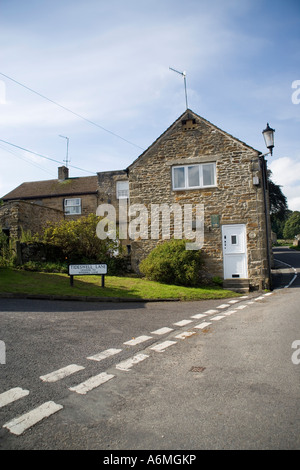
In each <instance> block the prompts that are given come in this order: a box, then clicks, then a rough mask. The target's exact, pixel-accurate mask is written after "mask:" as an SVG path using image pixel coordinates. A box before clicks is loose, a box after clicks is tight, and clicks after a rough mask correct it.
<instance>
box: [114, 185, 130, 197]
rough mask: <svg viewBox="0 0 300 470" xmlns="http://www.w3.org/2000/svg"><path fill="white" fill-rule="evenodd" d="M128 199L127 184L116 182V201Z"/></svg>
mask: <svg viewBox="0 0 300 470" xmlns="http://www.w3.org/2000/svg"><path fill="white" fill-rule="evenodd" d="M128 198H129V182H128V181H117V199H128Z"/></svg>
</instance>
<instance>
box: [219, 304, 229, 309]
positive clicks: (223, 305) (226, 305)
mask: <svg viewBox="0 0 300 470" xmlns="http://www.w3.org/2000/svg"><path fill="white" fill-rule="evenodd" d="M226 307H230V305H229V304H222V305H219V306H218V307H217V308H226Z"/></svg>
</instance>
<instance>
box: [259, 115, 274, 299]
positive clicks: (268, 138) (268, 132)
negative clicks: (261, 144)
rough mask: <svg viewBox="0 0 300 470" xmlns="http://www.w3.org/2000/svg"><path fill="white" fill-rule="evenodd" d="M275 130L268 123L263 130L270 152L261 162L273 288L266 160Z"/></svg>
mask: <svg viewBox="0 0 300 470" xmlns="http://www.w3.org/2000/svg"><path fill="white" fill-rule="evenodd" d="M274 132H275V129H272V128H271V127H270V126H269V123H267V127H266V128H265V129H264V130H263V131H262V134H263V136H264V140H265V144H266V147H267V149H268V150H269V152H267V153H265V154H263V155H260V156H259V159H260V164H261V170H262V182H263V198H264V206H265V221H266V243H267V261H268V276H269V284H270V285H269V287H270V290H272V273H271V252H270V250H271V247H270V238H269V231H270V227H269V205H268V200H267V189H268V173H267V162H266V160H265V156H266V155H269V154H271V155H273V148H274Z"/></svg>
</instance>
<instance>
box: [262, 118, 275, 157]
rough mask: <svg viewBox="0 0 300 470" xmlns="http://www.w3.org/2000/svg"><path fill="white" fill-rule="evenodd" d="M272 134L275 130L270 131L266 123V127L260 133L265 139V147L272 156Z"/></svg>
mask: <svg viewBox="0 0 300 470" xmlns="http://www.w3.org/2000/svg"><path fill="white" fill-rule="evenodd" d="M274 132H275V129H272V128H271V127H270V126H269V123H267V127H266V128H265V129H264V130H263V131H262V135H263V136H264V139H265V144H266V147H267V148H268V149H269V151H270V154H271V155H273V148H274Z"/></svg>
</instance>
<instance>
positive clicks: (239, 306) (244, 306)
mask: <svg viewBox="0 0 300 470" xmlns="http://www.w3.org/2000/svg"><path fill="white" fill-rule="evenodd" d="M246 307H247V305H238V306H237V307H234V308H236V309H237V310H243V308H246Z"/></svg>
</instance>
